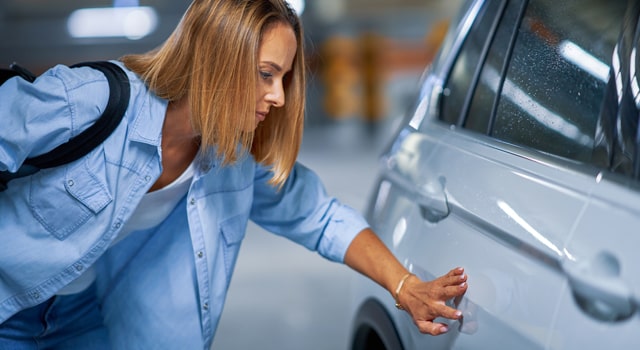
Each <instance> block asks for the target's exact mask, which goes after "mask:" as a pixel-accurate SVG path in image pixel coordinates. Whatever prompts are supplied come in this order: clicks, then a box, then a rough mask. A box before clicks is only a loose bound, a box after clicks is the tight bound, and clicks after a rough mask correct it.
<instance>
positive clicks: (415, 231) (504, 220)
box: [354, 0, 640, 349]
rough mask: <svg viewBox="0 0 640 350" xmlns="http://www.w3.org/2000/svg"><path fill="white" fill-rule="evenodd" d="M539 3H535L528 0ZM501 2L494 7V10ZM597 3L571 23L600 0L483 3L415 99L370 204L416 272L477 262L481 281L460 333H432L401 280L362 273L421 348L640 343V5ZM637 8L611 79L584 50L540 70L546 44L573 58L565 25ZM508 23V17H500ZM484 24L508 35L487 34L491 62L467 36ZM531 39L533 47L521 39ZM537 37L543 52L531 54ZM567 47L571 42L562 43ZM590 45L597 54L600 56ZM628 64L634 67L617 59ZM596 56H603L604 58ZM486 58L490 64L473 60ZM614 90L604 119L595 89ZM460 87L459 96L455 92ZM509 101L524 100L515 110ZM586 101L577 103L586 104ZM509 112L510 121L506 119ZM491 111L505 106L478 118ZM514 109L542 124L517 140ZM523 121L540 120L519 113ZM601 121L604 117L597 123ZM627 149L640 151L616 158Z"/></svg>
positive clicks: (474, 4) (469, 7)
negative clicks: (396, 297) (383, 281)
mask: <svg viewBox="0 0 640 350" xmlns="http://www.w3.org/2000/svg"><path fill="white" fill-rule="evenodd" d="M534 2H535V3H536V4H535V6H531V7H527V6H529V5H531V4H532V3H534ZM488 3H490V4H491V6H490V7H483V6H485V5H486V6H489V5H487V4H488ZM588 4H589V5H597V6H600V7H596V8H597V9H599V10H600V9H601V10H610V11H608V12H606V11H599V10H598V11H593V10H591V11H581V12H580V13H576V16H577V17H580V18H579V20H576V19H575V18H572V19H568V20H567V21H566V23H565V21H564V18H565V17H567V14H571V13H573V12H572V11H575V10H576V9H578V8H581V6H582V5H585V4H583V3H581V2H580V1H570V2H562V3H558V8H559V10H558V12H557V13H556V14H552V13H551V10H550V9H551V8H552V7H553V6H554V2H552V1H550V0H538V1H535V0H532V1H522V0H512V1H506V0H505V1H501V0H475V1H469V2H467V3H466V4H465V5H464V6H463V9H464V11H462V12H461V15H460V16H459V17H458V19H457V20H456V21H454V22H453V24H454V25H453V26H452V27H451V30H450V32H449V33H448V35H447V37H446V39H445V41H444V44H443V46H442V49H441V51H440V53H439V54H438V56H437V58H436V60H435V61H434V64H433V65H432V66H431V67H429V68H428V69H427V70H426V72H425V75H424V76H423V79H422V83H421V86H420V87H419V89H418V91H419V92H418V96H417V99H416V103H415V106H414V108H413V110H412V111H411V113H409V115H408V116H407V119H406V121H405V123H404V126H403V127H401V128H400V129H399V131H398V133H397V135H396V136H395V137H394V141H393V142H392V144H391V145H390V146H389V148H388V150H387V151H386V152H385V153H384V154H383V155H382V157H381V162H380V169H379V179H378V181H377V183H376V185H375V187H374V189H373V194H374V195H373V197H372V198H371V201H370V205H369V208H368V212H367V216H368V219H369V220H370V223H371V225H372V228H373V229H374V231H375V232H376V233H377V234H378V235H379V236H380V238H381V239H382V241H383V242H384V243H385V244H386V245H387V246H388V247H389V248H390V249H391V251H392V252H393V253H394V255H395V256H396V257H397V258H398V259H399V260H400V261H401V262H402V263H403V264H404V266H405V267H407V268H408V269H409V270H410V271H411V272H413V273H415V274H416V275H418V276H419V277H420V278H421V279H423V280H431V279H434V278H436V277H437V276H440V275H443V274H445V273H447V272H448V271H449V270H450V269H452V268H454V267H456V266H462V267H464V268H465V270H466V273H467V274H468V276H469V280H468V281H469V288H468V290H467V293H466V294H465V295H464V296H463V297H462V298H460V299H459V300H453V301H450V304H451V305H453V306H455V307H457V308H459V309H460V310H461V311H463V318H462V319H461V320H460V321H448V320H442V321H443V322H446V323H448V324H450V331H449V332H448V333H447V334H445V335H440V336H437V337H432V336H426V335H424V334H420V333H419V331H418V329H417V328H416V327H415V325H414V324H413V322H412V320H411V318H410V316H409V315H408V314H407V313H406V312H402V311H398V310H394V309H393V298H392V297H391V296H390V295H389V293H388V292H386V291H385V290H383V289H382V288H380V287H379V286H377V285H375V284H373V283H372V282H370V281H365V280H364V279H362V278H358V280H357V281H356V283H355V288H354V303H355V304H356V305H361V303H362V301H363V300H369V301H370V300H376V301H378V302H379V303H380V305H382V306H383V307H384V308H386V309H387V313H388V315H389V317H390V319H391V321H392V323H393V324H394V325H395V327H396V331H397V335H398V336H399V338H400V341H401V342H402V344H403V347H404V348H405V349H425V348H426V349H478V348H482V349H485V348H487V349H503V348H504V349H588V348H598V349H599V348H602V347H605V346H608V344H610V345H615V346H614V348H621V347H623V346H625V347H628V346H629V345H635V346H640V336H636V335H635V333H637V329H640V328H639V327H638V322H640V320H639V318H638V314H637V311H638V310H637V306H638V304H639V300H640V297H639V295H640V294H639V293H640V271H638V269H639V268H640V263H639V261H638V257H637V254H635V252H634V251H635V250H636V247H637V246H638V244H637V243H639V240H640V238H638V235H637V233H636V231H637V228H638V227H640V205H639V204H640V181H638V177H639V176H638V174H639V173H640V170H638V169H636V170H635V173H633V171H634V170H633V167H634V166H635V167H636V168H638V167H639V166H640V161H638V160H637V159H636V160H635V163H634V158H633V157H634V154H633V149H634V147H636V148H637V147H638V140H635V141H634V139H633V137H631V136H629V135H630V134H629V130H633V128H634V127H635V128H637V119H638V108H637V107H638V106H640V98H638V97H637V96H640V93H637V91H640V88H637V86H636V89H635V90H634V88H633V86H632V85H633V84H631V83H628V84H627V83H621V82H623V81H624V79H625V76H628V75H630V74H631V75H632V76H633V79H634V80H633V81H635V82H636V85H638V86H640V84H638V83H637V81H639V79H637V77H636V76H635V73H634V72H635V70H634V69H632V68H634V67H635V65H637V60H636V56H635V49H633V48H634V47H637V46H638V45H637V42H638V41H639V40H640V39H638V38H640V35H637V36H636V39H635V41H632V40H628V39H625V38H626V37H627V36H629V35H633V33H635V32H638V33H640V30H636V26H637V22H638V21H637V16H638V14H639V13H640V3H637V2H634V1H629V6H628V8H626V9H625V7H627V5H626V4H622V3H613V5H611V4H612V3H606V2H605V1H600V0H588ZM610 5H611V6H610ZM621 5H622V6H621ZM585 6H586V5H585ZM615 6H617V7H616V8H613V7H615ZM609 7H611V8H609ZM527 10H530V12H527ZM623 11H624V12H625V13H627V16H626V17H625V19H624V24H623V25H622V27H623V29H624V30H623V34H621V39H620V42H619V45H617V46H616V49H615V51H616V52H615V54H616V55H618V56H619V57H618V58H617V61H616V57H614V58H613V60H614V63H613V66H614V68H613V69H612V70H611V71H610V72H609V79H608V81H607V79H606V75H605V74H602V72H601V71H600V73H599V74H594V73H593V72H591V71H589V69H590V68H588V67H586V68H585V67H584V66H580V64H579V62H578V61H579V60H578V61H570V60H568V59H567V61H561V62H560V61H558V64H557V65H555V66H554V67H550V68H549V69H548V70H547V72H546V74H548V76H546V77H544V79H542V78H541V76H540V75H541V74H545V69H544V64H546V63H544V64H541V66H540V67H537V66H535V64H536V59H535V57H536V54H537V51H538V49H540V50H542V49H544V50H547V51H548V52H547V53H546V54H547V55H548V57H551V58H552V59H556V56H557V57H558V58H557V59H563V58H562V57H560V56H561V55H562V54H564V53H563V52H561V50H564V49H566V47H567V45H568V44H567V43H571V41H566V40H565V41H561V40H560V39H559V38H560V37H554V36H553V35H550V34H553V33H552V31H551V30H558V31H559V33H560V32H562V33H561V34H563V35H564V34H567V33H569V32H568V30H569V29H571V26H572V25H575V24H574V23H585V22H581V21H585V20H587V18H586V17H585V16H587V15H594V14H596V13H604V14H609V15H610V14H616V13H621V12H623ZM558 14H560V15H558ZM485 15H486V16H487V17H486V18H487V21H486V22H485V23H484V24H481V25H478V26H479V27H478V26H476V22H480V20H477V18H479V17H482V16H485ZM491 16H496V18H495V19H494V18H492V17H491ZM526 16H529V17H526ZM553 16H560V17H559V19H560V21H561V22H562V23H556V24H557V26H556V27H555V28H550V27H544V26H543V24H544V23H542V22H536V18H539V19H541V21H543V20H549V18H551V17H553ZM563 16H564V17H563ZM500 18H502V19H500ZM522 18H525V21H524V22H523V23H524V25H525V26H527V27H526V28H525V29H521V28H520V29H519V27H514V28H515V29H509V28H510V27H508V26H509V25H512V26H519V25H520V24H519V23H520V21H522ZM503 20H504V23H505V26H503V27H500V26H501V24H502V23H503V22H501V21H503ZM555 20H558V19H555ZM526 21H528V22H526ZM622 22H623V20H622V19H619V18H617V17H615V16H613V17H611V16H608V17H607V18H606V21H602V23H600V24H599V26H598V25H594V26H593V28H591V27H589V28H579V30H577V32H571V33H569V34H571V36H569V35H567V36H566V38H569V39H571V40H574V39H575V42H577V43H581V41H580V40H582V44H585V43H586V41H585V40H584V38H585V37H588V35H593V33H595V32H591V31H593V30H601V29H602V28H604V27H607V26H608V27H609V28H612V27H611V26H612V25H613V26H615V25H616V24H617V25H619V23H622ZM587 23H590V22H587ZM583 29H584V30H583ZM617 30H618V28H617V27H616V28H615V29H614V30H613V31H612V30H610V29H609V30H608V32H607V35H609V36H608V37H607V39H606V40H608V41H607V42H606V43H605V44H606V45H602V46H598V45H595V46H596V49H595V50H596V51H597V52H596V54H597V55H596V56H598V59H602V57H603V52H604V53H606V52H607V50H608V49H609V46H607V45H611V42H614V43H615V40H616V39H615V38H612V37H611V33H612V32H616V33H617ZM479 31H480V32H482V31H486V32H487V33H489V34H487V35H495V37H496V38H499V39H497V40H502V42H498V44H496V45H494V44H495V42H494V43H492V42H491V40H487V42H486V43H483V42H481V41H478V42H473V43H472V45H476V46H477V50H478V52H480V53H481V55H480V56H479V57H478V58H477V60H480V61H483V60H484V59H486V60H487V62H488V63H487V64H486V65H485V64H484V63H482V62H480V63H477V62H476V61H474V60H476V59H475V58H473V56H468V57H466V58H460V57H462V55H461V54H460V53H459V51H461V50H463V45H464V42H465V40H466V38H467V36H474V35H475V36H476V38H474V39H473V40H477V39H478V36H480V39H482V35H484V34H482V33H484V32H482V33H481V34H478V32H479ZM564 31H567V32H566V33H565V32H564ZM469 33H471V34H469ZM518 35H519V36H520V39H522V40H523V41H522V42H523V43H524V44H521V45H525V46H521V47H518V45H514V44H513V43H514V42H515V40H516V39H515V38H516V37H517V36H518ZM509 37H512V38H513V39H509ZM509 40H514V42H511V43H509ZM567 40H568V39H567ZM603 40H604V39H603ZM634 42H635V43H636V44H633V43H634ZM621 43H622V44H624V45H622V44H621ZM526 45H531V47H534V48H536V49H535V50H532V51H531V53H530V56H529V54H528V52H527V50H526ZM634 45H635V46H634ZM514 46H515V47H516V50H520V51H519V53H518V54H519V55H520V56H519V57H518V59H519V60H520V63H519V64H520V66H518V67H517V68H518V69H511V67H510V66H509V60H510V59H511V58H512V57H511V52H512V51H513V50H514ZM611 46H612V45H611ZM555 49H557V50H559V51H558V52H555V53H554V52H553V50H555ZM572 49H575V47H573V46H572ZM493 50H496V51H497V54H496V53H493V52H492V51H493ZM500 50H503V51H500ZM509 50H511V51H509ZM598 50H600V51H598ZM487 53H488V56H487ZM492 54H493V56H491V55H492ZM482 55H484V56H482ZM580 55H582V56H581V57H582V58H583V59H585V60H586V59H593V56H589V54H585V53H584V52H580ZM594 55H595V54H594ZM522 56H525V57H524V58H523V57H522ZM469 57H472V58H469ZM487 57H488V58H487ZM460 61H462V62H463V64H462V66H460V65H459V64H458V63H459V62H460ZM596 61H597V60H596ZM523 62H524V63H523ZM616 62H617V64H618V65H619V66H621V67H622V68H616ZM596 63H598V67H599V68H602V64H603V63H602V62H599V61H597V62H596ZM456 64H458V66H456ZM476 64H478V65H482V69H478V68H474V67H471V65H476ZM465 65H466V66H465ZM532 65H533V66H532ZM467 66H469V67H467ZM460 67H462V68H460ZM529 67H531V69H529ZM625 67H626V68H625ZM484 68H489V69H484ZM455 74H458V77H460V75H473V76H472V77H469V76H467V77H462V78H463V79H462V80H461V81H462V83H461V84H460V85H458V86H454V88H457V90H455V89H453V90H452V89H449V88H448V87H446V86H447V84H448V83H447V80H448V79H449V78H450V76H453V75H455ZM555 74H557V76H558V78H559V79H560V78H562V79H566V81H564V82H562V84H565V85H562V84H560V83H559V84H558V85H557V86H555V85H554V83H555V82H554V77H555V76H556V75H555ZM562 74H565V76H563V75H562ZM538 78H540V79H538ZM452 79H457V77H456V78H452ZM483 79H484V80H483ZM603 79H604V80H603ZM465 81H466V82H467V83H465ZM574 82H575V84H576V86H575V87H574V86H573V85H572V84H574ZM465 84H466V85H465ZM525 84H527V85H530V86H524V85H525ZM536 84H538V85H536ZM605 85H606V86H605ZM545 86H549V88H548V89H546V90H547V91H544V90H545V89H544V87H545ZM528 88H531V89H529V90H528V92H527V91H525V90H526V89H528ZM481 89H484V91H483V93H484V94H485V95H483V96H480V97H481V98H482V101H480V100H479V101H480V103H478V104H474V103H475V102H476V100H475V98H476V96H475V95H474V93H473V92H475V91H476V90H481ZM466 90H469V91H470V92H469V93H467V91H466ZM603 91H605V92H604V95H605V96H604V98H603V102H602V104H603V107H602V110H601V111H599V113H600V114H599V115H598V109H599V108H600V107H599V102H598V101H594V99H600V98H601V97H602V95H603ZM631 91H636V93H630V92H631ZM544 93H546V94H547V95H548V94H551V95H552V96H543V95H544ZM496 94H499V95H498V96H496ZM452 95H455V97H456V98H454V99H451V100H450V101H448V102H447V99H448V98H449V96H452ZM443 96H444V100H445V102H447V103H449V105H448V107H447V108H449V107H451V108H450V110H452V111H453V113H452V115H451V116H450V117H444V118H443V116H442V115H441V114H442V113H443V112H442V111H443V104H442V101H443ZM461 97H462V98H461ZM501 99H502V101H501ZM583 99H586V101H583ZM538 100H541V101H542V102H541V103H538V102H537V101H538ZM616 100H617V103H618V104H619V105H621V106H622V105H623V104H624V101H627V102H629V103H631V104H633V103H635V107H633V105H631V106H629V105H627V106H622V107H619V108H613V109H610V108H609V109H608V108H607V105H606V104H607V103H616ZM452 101H453V102H452ZM499 101H500V102H499ZM620 101H622V102H620ZM501 102H504V103H505V105H506V104H507V103H508V104H510V105H509V106H508V108H506V109H505V108H503V107H502V106H501V105H500V103H501ZM582 102H584V103H582ZM458 103H459V104H461V105H456V104H458ZM572 103H573V104H577V105H576V106H575V107H574V108H572ZM470 106H471V107H470ZM501 108H503V109H502V110H500V109H501ZM458 110H459V113H460V117H458V114H456V113H458V112H457V111H458ZM496 110H498V112H499V113H502V114H500V118H502V120H498V119H496V117H495V116H496V114H497V113H496ZM485 112H486V113H492V114H491V115H488V116H487V115H479V114H478V113H485ZM607 113H610V114H611V115H609V116H608V117H611V118H613V119H615V118H618V120H619V121H618V126H615V125H614V124H615V123H612V122H610V121H609V120H606V118H604V117H603V115H604V116H605V117H607ZM512 116H513V117H512ZM492 118H494V119H493V120H492ZM510 118H513V120H514V121H515V122H514V124H513V125H514V127H520V128H522V125H532V126H533V127H532V128H531V130H526V129H525V130H523V132H522V133H520V134H515V135H516V137H515V138H509V137H510V136H509V132H510V130H508V128H509V125H508V124H509V123H511V120H510ZM516 118H521V120H523V121H524V122H523V123H521V124H519V125H518V122H519V121H518V120H515V119H516ZM562 118H566V119H565V120H563V119H562ZM634 118H635V119H634ZM595 119H598V121H597V122H598V123H599V124H598V126H597V128H596V130H595V131H594V130H592V128H593V123H595V122H594V120H595ZM469 120H471V121H472V122H473V121H480V123H478V124H473V123H467V121H469ZM495 120H498V122H501V123H503V124H502V125H501V126H500V127H501V129H499V133H497V134H492V131H493V129H492V128H494V127H495V124H494V121H495ZM620 120H621V121H622V122H620ZM634 120H635V123H636V124H635V125H634V124H633V123H634ZM505 123H506V124H505ZM554 124H555V125H554ZM558 124H561V125H562V126H561V127H558ZM620 124H623V125H622V126H620ZM623 126H624V128H623ZM554 128H555V129H554ZM607 128H611V129H616V128H618V129H619V130H623V131H624V130H626V131H624V132H622V131H620V132H615V130H614V131H612V130H608V129H607ZM529 131H530V135H531V137H536V135H537V134H536V133H539V134H544V135H542V136H541V138H540V139H527V132H529ZM585 132H586V134H584V133H585ZM503 133H504V135H506V136H503ZM554 133H555V134H554ZM590 133H596V135H595V136H593V135H590ZM575 135H577V136H575ZM616 138H624V141H625V142H624V145H619V146H616V142H617V141H616ZM556 141H557V142H558V143H557V144H555V143H549V142H556ZM633 142H635V144H634V143H633ZM599 143H600V144H599ZM591 144H593V157H592V156H591V155H590V153H591V152H590V150H589V149H588V147H589V146H590V145H591ZM622 146H625V147H622ZM616 147H618V148H620V149H623V148H626V150H623V151H619V150H617V148H616ZM603 150H604V151H603ZM630 150H631V151H630ZM638 153H640V152H636V154H635V156H636V158H638ZM622 158H624V162H622V161H618V163H615V162H616V161H617V159H622ZM609 161H613V162H614V163H615V164H609V163H607V162H609ZM622 163H624V164H623V166H619V164H622ZM616 167H618V168H616ZM623 168H624V169H623ZM627 242H628V244H627ZM583 333H585V334H583ZM611 337H614V338H615V340H611V339H610V338H611Z"/></svg>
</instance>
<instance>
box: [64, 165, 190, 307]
mask: <svg viewBox="0 0 640 350" xmlns="http://www.w3.org/2000/svg"><path fill="white" fill-rule="evenodd" d="M193 172H194V165H193V163H191V164H190V165H189V166H188V167H187V169H186V170H185V171H184V172H183V173H182V175H180V176H179V177H178V178H177V179H175V181H173V182H172V183H170V184H169V185H167V186H165V187H163V188H161V189H159V190H157V191H153V192H149V193H147V194H145V195H144V197H142V200H141V201H140V203H139V204H138V206H137V207H136V210H135V211H134V212H133V214H132V215H131V218H130V219H129V221H127V222H126V223H125V224H124V226H123V227H122V231H120V234H118V237H116V238H115V239H114V240H113V242H112V243H111V246H112V247H113V245H115V244H116V243H118V242H120V241H121V240H123V239H125V238H126V237H127V236H129V235H130V234H131V233H133V232H135V231H140V230H147V229H150V228H153V227H156V226H158V225H160V223H162V222H163V221H164V220H165V219H166V218H167V216H169V214H170V213H171V211H173V208H175V206H176V204H178V202H179V201H180V199H182V197H183V196H184V195H185V194H186V193H187V191H188V190H189V185H191V179H192V178H193ZM95 279H96V271H95V269H94V268H93V267H90V268H88V269H87V270H86V271H85V272H84V273H83V274H82V275H80V276H79V277H78V278H76V279H75V280H74V281H73V282H71V283H69V284H68V285H66V286H65V287H64V288H62V289H61V290H59V291H58V293H57V294H58V295H68V294H75V293H79V292H82V291H83V290H85V289H86V288H87V287H89V286H90V285H91V283H93V281H94V280H95Z"/></svg>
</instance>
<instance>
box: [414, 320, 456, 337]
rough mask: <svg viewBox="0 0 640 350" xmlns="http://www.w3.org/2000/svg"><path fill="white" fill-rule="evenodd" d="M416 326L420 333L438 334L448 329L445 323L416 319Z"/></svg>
mask: <svg viewBox="0 0 640 350" xmlns="http://www.w3.org/2000/svg"><path fill="white" fill-rule="evenodd" d="M416 326H417V327H418V330H419V331H420V333H424V334H431V335H440V334H444V333H447V332H448V331H449V327H447V325H446V324H444V323H439V322H432V321H418V322H416Z"/></svg>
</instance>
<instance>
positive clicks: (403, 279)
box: [395, 273, 415, 310]
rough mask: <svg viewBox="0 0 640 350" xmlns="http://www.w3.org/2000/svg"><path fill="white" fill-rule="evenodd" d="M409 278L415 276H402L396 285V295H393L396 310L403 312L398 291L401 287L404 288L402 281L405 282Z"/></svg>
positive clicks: (410, 274) (409, 274)
mask: <svg viewBox="0 0 640 350" xmlns="http://www.w3.org/2000/svg"><path fill="white" fill-rule="evenodd" d="M410 276H415V275H414V274H412V273H408V274H406V275H404V276H402V278H401V279H400V282H399V283H398V287H397V288H396V295H395V299H396V308H397V309H398V310H404V307H403V306H402V305H400V299H398V298H399V295H400V290H402V286H404V281H406V280H407V278H409V277H410Z"/></svg>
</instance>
